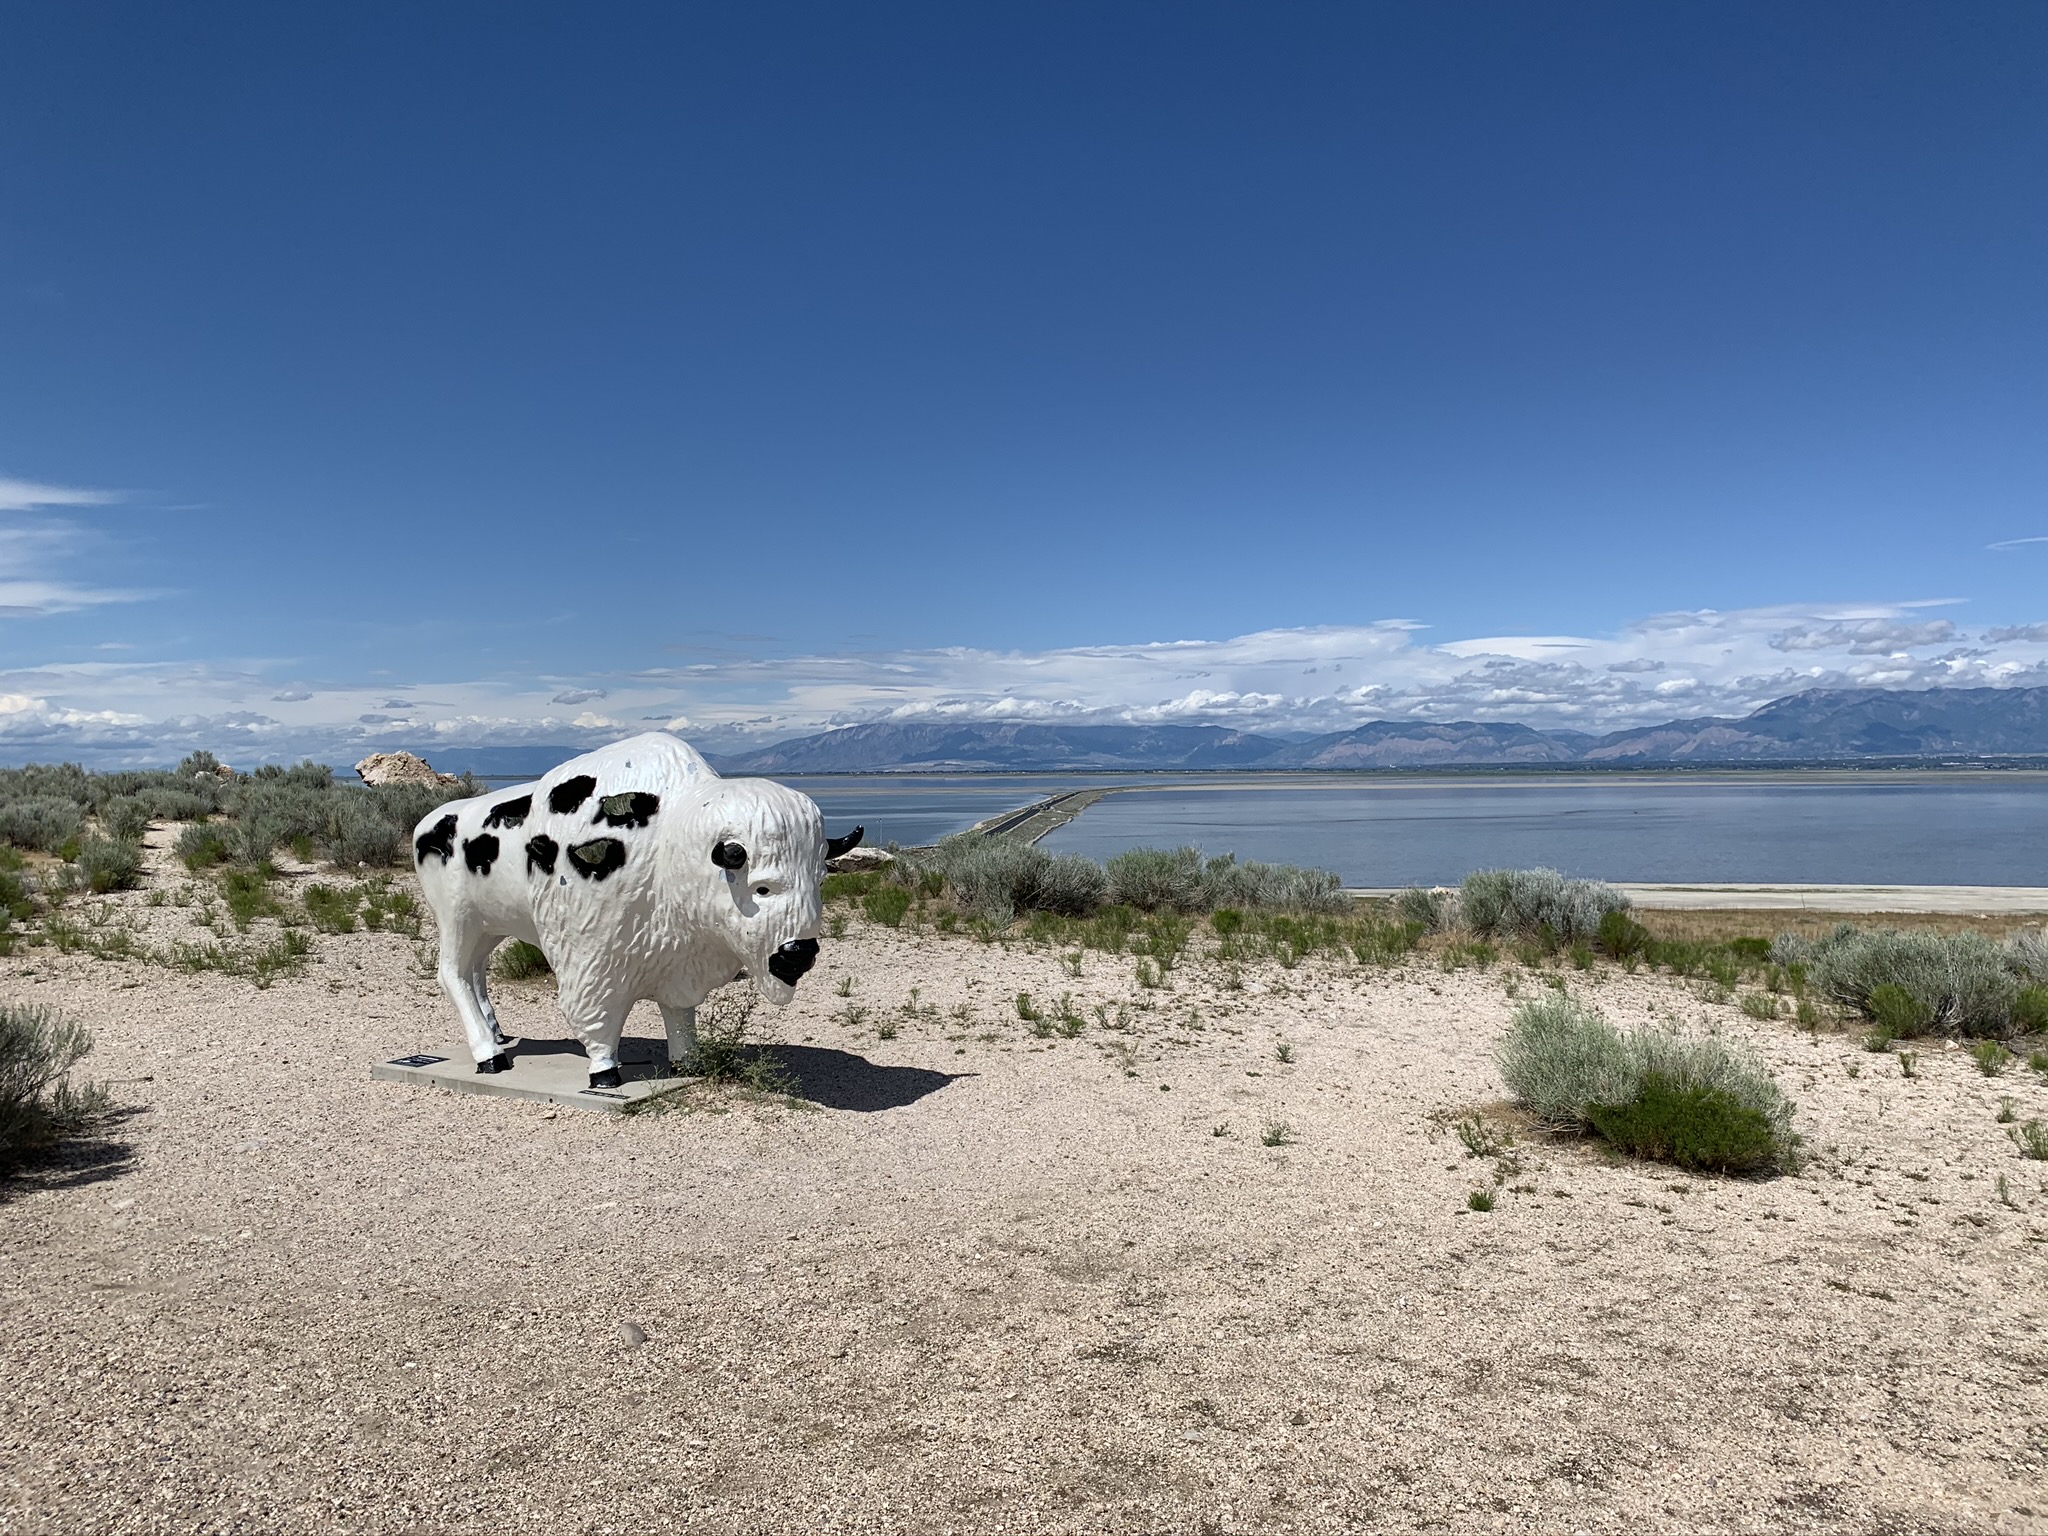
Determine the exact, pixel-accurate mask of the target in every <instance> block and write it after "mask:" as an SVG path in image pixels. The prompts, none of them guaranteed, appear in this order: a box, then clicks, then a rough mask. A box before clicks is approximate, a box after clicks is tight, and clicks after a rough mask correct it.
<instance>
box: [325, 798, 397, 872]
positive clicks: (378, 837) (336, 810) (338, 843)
mask: <svg viewBox="0 0 2048 1536" xmlns="http://www.w3.org/2000/svg"><path fill="white" fill-rule="evenodd" d="M334 801H335V803H334V805H333V806H332V807H330V808H329V810H328V813H327V822H326V825H325V826H324V827H323V828H322V829H321V834H320V839H319V841H320V849H321V852H323V853H324V854H326V855H327V858H328V860H329V861H330V862H332V863H334V864H336V865H339V866H340V867H341V868H343V869H356V868H360V867H361V866H363V865H369V866H370V867H371V868H373V869H383V868H386V867H388V866H390V865H393V864H398V863H401V862H404V861H405V856H406V851H407V847H406V839H407V835H408V834H409V833H410V832H411V830H412V824H411V823H407V824H406V825H404V826H400V825H398V824H396V823H394V822H393V821H392V820H391V819H390V818H389V817H387V816H386V815H385V814H384V813H383V811H382V810H381V809H380V808H379V806H378V805H377V803H376V802H375V801H373V800H371V799H370V798H369V797H368V796H367V795H365V794H364V793H363V792H362V791H360V790H356V791H337V792H336V793H335V795H334Z"/></svg>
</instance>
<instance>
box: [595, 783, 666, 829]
mask: <svg viewBox="0 0 2048 1536" xmlns="http://www.w3.org/2000/svg"><path fill="white" fill-rule="evenodd" d="M660 809H661V796H659V795H650V794H648V793H647V792H646V791H645V790H642V789H635V790H629V791H628V792H627V793H625V794H622V795H606V796H604V797H603V798H602V799H600V800H599V801H598V802H597V814H596V815H595V816H593V817H591V818H590V821H591V825H593V826H595V825H596V824H597V823H599V822H603V823H604V824H605V825H606V826H608V827H644V826H646V825H647V818H648V817H650V816H652V815H653V814H654V813H655V812H656V811H658V810H660Z"/></svg>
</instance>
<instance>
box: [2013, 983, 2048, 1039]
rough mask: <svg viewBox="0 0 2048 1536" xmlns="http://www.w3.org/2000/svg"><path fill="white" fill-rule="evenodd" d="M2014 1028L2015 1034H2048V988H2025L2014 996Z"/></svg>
mask: <svg viewBox="0 0 2048 1536" xmlns="http://www.w3.org/2000/svg"><path fill="white" fill-rule="evenodd" d="M2012 1027H2013V1032H2014V1033H2015V1034H2021V1035H2039V1034H2048V987H2030V986H2023V987H2021V988H2020V989H2019V991H2017V992H2015V993H2014V994H2013V998H2012Z"/></svg>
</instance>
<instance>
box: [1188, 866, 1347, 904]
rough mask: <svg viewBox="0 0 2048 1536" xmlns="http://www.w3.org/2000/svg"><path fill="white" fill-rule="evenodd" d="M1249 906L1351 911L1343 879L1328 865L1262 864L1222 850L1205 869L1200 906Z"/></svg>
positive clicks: (1203, 871)
mask: <svg viewBox="0 0 2048 1536" xmlns="http://www.w3.org/2000/svg"><path fill="white" fill-rule="evenodd" d="M1217 907H1249V908H1252V909H1254V910H1261V909H1262V910H1265V911H1273V912H1330V913H1336V912H1348V911H1350V910H1351V898H1350V897H1349V896H1346V895H1345V894H1344V883H1343V881H1341V880H1340V879H1338V878H1337V876H1336V875H1335V874H1333V873H1332V872H1331V871H1329V870H1327V869H1305V868H1303V867H1302V866H1301V865H1299V864H1261V863H1260V862H1258V861H1257V860H1256V859H1247V860H1246V861H1245V862H1244V863H1242V864H1240V863H1238V861H1237V856H1236V855H1235V854H1229V853H1226V854H1221V855H1219V856H1218V857H1216V858H1213V859H1211V860H1209V862H1208V864H1207V865H1206V866H1204V868H1203V870H1202V907H1201V910H1204V911H1213V910H1214V909H1216V908H1217Z"/></svg>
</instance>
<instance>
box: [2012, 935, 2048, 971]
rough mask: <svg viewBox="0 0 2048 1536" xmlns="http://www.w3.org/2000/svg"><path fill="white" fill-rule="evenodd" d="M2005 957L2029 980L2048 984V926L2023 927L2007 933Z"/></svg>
mask: <svg viewBox="0 0 2048 1536" xmlns="http://www.w3.org/2000/svg"><path fill="white" fill-rule="evenodd" d="M2005 959H2006V963H2007V964H2008V965H2010V966H2011V967H2012V968H2013V969H2014V970H2016V971H2018V972H2019V973H2020V974H2021V975H2022V976H2024V977H2026V978H2027V980H2029V981H2031V982H2034V983H2036V984H2037V985H2048V928H2021V929H2019V930H2017V931H2016V932H2013V933H2010V934H2008V935H2006V940H2005Z"/></svg>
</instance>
